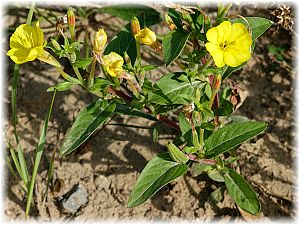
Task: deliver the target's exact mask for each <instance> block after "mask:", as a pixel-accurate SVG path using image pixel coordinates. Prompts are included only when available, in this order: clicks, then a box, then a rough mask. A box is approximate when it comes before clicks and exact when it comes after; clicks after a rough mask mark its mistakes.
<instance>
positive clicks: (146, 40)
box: [134, 27, 156, 46]
mask: <svg viewBox="0 0 300 225" xmlns="http://www.w3.org/2000/svg"><path fill="white" fill-rule="evenodd" d="M134 37H135V39H136V40H137V41H138V42H140V43H141V44H145V45H149V46H151V45H152V44H153V43H155V41H156V35H155V33H154V32H153V31H152V30H150V29H149V28H147V27H146V28H144V29H142V30H141V31H140V32H139V33H137V34H136V35H134Z"/></svg>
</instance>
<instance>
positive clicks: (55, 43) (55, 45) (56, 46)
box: [51, 38, 61, 50]
mask: <svg viewBox="0 0 300 225" xmlns="http://www.w3.org/2000/svg"><path fill="white" fill-rule="evenodd" d="M51 43H52V45H53V47H54V48H55V49H56V50H61V47H60V45H59V44H58V42H57V41H56V40H55V39H53V38H51Z"/></svg>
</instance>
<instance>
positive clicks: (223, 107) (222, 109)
mask: <svg viewBox="0 0 300 225" xmlns="http://www.w3.org/2000/svg"><path fill="white" fill-rule="evenodd" d="M232 112H233V104H232V103H231V102H230V101H228V100H226V99H223V98H221V100H220V106H219V108H217V109H216V110H215V113H214V114H215V115H216V116H228V115H230V114H231V113H232Z"/></svg>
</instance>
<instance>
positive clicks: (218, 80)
mask: <svg viewBox="0 0 300 225" xmlns="http://www.w3.org/2000/svg"><path fill="white" fill-rule="evenodd" d="M221 80H222V76H221V75H220V74H216V75H215V76H214V80H213V83H212V85H211V86H212V95H211V97H210V99H209V105H208V108H209V109H211V108H212V105H213V103H214V100H215V97H216V94H217V93H218V91H219V89H220V85H221Z"/></svg>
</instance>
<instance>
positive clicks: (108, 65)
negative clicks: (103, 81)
mask: <svg viewBox="0 0 300 225" xmlns="http://www.w3.org/2000/svg"><path fill="white" fill-rule="evenodd" d="M102 62H103V65H104V69H105V70H106V72H107V73H108V74H109V75H110V76H112V77H116V76H120V75H122V74H123V72H124V70H123V68H122V66H123V63H124V60H123V58H122V57H121V56H120V55H119V54H117V53H115V52H111V53H109V54H108V55H104V56H103V57H102Z"/></svg>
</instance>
